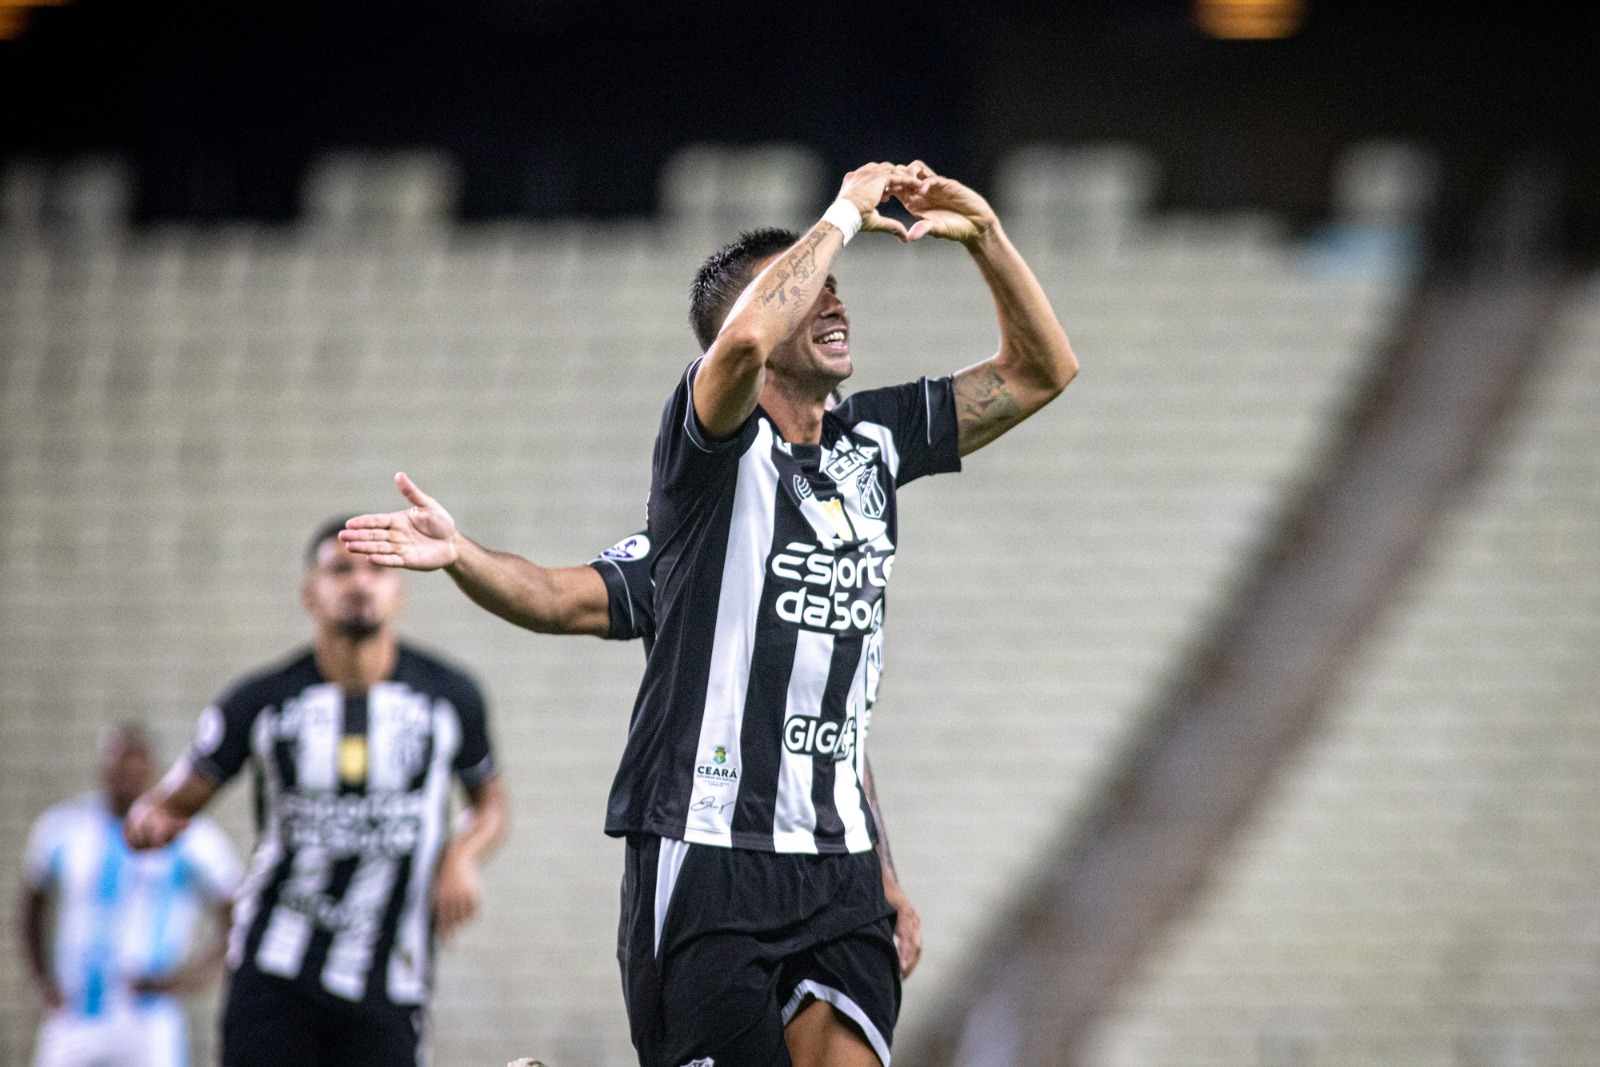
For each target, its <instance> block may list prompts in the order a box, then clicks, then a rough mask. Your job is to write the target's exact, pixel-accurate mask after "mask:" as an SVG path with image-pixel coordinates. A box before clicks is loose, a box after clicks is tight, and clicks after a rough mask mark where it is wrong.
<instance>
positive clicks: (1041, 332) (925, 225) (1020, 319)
mask: <svg viewBox="0 0 1600 1067" xmlns="http://www.w3.org/2000/svg"><path fill="white" fill-rule="evenodd" d="M907 169H908V170H910V171H911V173H912V174H914V175H915V176H916V178H917V179H918V182H917V185H916V186H915V187H914V188H911V189H907V190H905V191H903V192H899V193H897V194H896V195H898V196H899V198H900V200H901V202H902V203H904V204H905V206H906V209H907V210H908V211H910V212H911V213H912V214H913V215H915V216H917V219H918V221H917V222H916V223H915V224H914V225H913V226H912V227H911V230H910V234H909V236H910V238H911V240H917V239H919V238H921V237H923V236H932V237H941V238H944V239H945V240H950V241H959V242H961V244H963V245H964V246H966V249H967V251H968V252H969V253H971V255H972V258H973V260H974V261H975V262H976V263H977V265H978V271H979V273H980V274H982V275H983V280H984V282H985V283H986V284H987V285H988V286H989V292H990V294H991V295H992V296H993V297H994V307H995V316H996V318H997V319H998V320H999V324H1000V349H999V351H997V352H996V353H995V354H994V355H993V356H992V357H990V358H989V359H986V360H984V361H983V362H982V363H978V364H976V365H974V366H971V367H968V368H967V369H966V370H963V371H960V372H959V373H957V374H956V376H955V394H956V420H957V424H958V426H959V428H960V434H961V438H960V447H961V454H962V455H967V454H968V453H971V452H974V451H976V450H978V449H980V448H982V447H983V446H984V445H986V444H988V443H989V442H991V441H993V440H994V439H995V438H997V437H999V436H1000V435H1001V434H1003V433H1005V432H1006V431H1007V430H1009V429H1011V428H1012V427H1013V426H1015V425H1017V423H1019V422H1021V421H1022V420H1023V419H1025V418H1027V417H1028V416H1029V415H1032V414H1033V413H1034V412H1035V411H1038V410H1039V409H1040V408H1042V407H1044V406H1045V405H1046V404H1048V403H1049V402H1050V401H1051V400H1054V399H1055V398H1056V397H1057V396H1059V395H1060V393H1061V390H1063V389H1065V388H1066V387H1067V383H1068V382H1070V381H1072V379H1073V377H1074V376H1075V375H1077V373H1078V360H1077V357H1076V356H1074V355H1073V354H1072V345H1071V344H1069V343H1068V341H1067V333H1066V331H1065V330H1064V329H1062V327H1061V322H1060V320H1059V319H1057V318H1056V313H1055V311H1054V309H1052V308H1051V307H1050V299H1049V298H1048V297H1047V296H1045V293H1044V289H1043V288H1042V287H1041V286H1040V285H1039V280H1038V279H1037V278H1035V277H1034V276H1033V271H1032V270H1031V269H1029V267H1028V264H1027V263H1026V262H1025V261H1024V260H1023V258H1022V255H1021V254H1020V253H1019V252H1018V251H1017V249H1016V246H1015V245H1013V244H1012V243H1011V239H1010V238H1009V237H1007V236H1006V233H1005V230H1004V229H1002V228H1001V226H1000V220H999V219H998V218H997V217H996V216H995V213H994V209H993V208H991V207H990V206H989V204H988V202H987V201H986V200H984V198H983V197H981V196H979V195H978V194H977V193H975V192H973V191H972V190H971V189H968V188H967V187H966V186H964V185H962V184H961V183H960V182H958V181H955V180H954V179H951V178H945V177H941V176H940V175H938V174H935V173H934V172H933V171H932V169H930V168H929V167H928V165H927V164H925V163H922V162H920V161H918V162H916V163H912V164H911V165H910V167H909V168H907Z"/></svg>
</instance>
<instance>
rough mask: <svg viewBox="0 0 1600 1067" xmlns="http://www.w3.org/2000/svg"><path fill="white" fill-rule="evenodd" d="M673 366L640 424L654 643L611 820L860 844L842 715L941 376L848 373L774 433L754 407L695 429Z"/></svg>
mask: <svg viewBox="0 0 1600 1067" xmlns="http://www.w3.org/2000/svg"><path fill="white" fill-rule="evenodd" d="M699 366H700V364H699V363H698V362H697V363H695V364H694V365H692V366H691V367H690V368H689V370H688V371H687V372H686V373H685V374H684V376H683V379H682V381H680V382H679V384H678V388H677V389H676V390H675V391H674V393H673V395H672V398H671V399H670V400H669V401H668V403H667V406H666V410H665V412H664V413H663V415H662V422H661V428H660V431H659V433H658V434H657V437H656V446H655V457H654V466H653V470H652V478H651V486H650V509H649V537H650V541H651V546H652V549H653V551H654V552H655V553H656V560H655V565H654V571H653V576H654V605H655V621H656V635H655V647H654V649H653V650H652V652H651V654H650V658H649V660H648V663H647V665H646V667H645V675H644V680H643V682H642V683H641V686H640V690H639V697H638V700H637V701H636V703H635V705H634V712H633V721H632V725H631V727H630V729H629V733H628V740H627V745H626V747H625V749H624V752H623V757H622V763H621V766H620V767H619V768H618V771H617V776H616V780H615V782H614V783H613V785H612V790H611V799H610V804H609V808H608V811H607V818H606V831H607V832H608V833H611V834H617V835H620V834H627V833H634V832H645V833H652V834H659V835H661V836H663V837H669V838H675V839H679V840H684V841H689V842H693V843H696V844H707V845H722V846H731V847H735V848H748V849H759V850H764V851H775V852H864V851H866V850H867V849H869V848H871V847H872V845H873V839H872V830H871V819H870V818H869V816H868V812H867V806H866V801H865V798H864V797H863V795H862V790H861V780H860V779H861V767H862V762H863V760H864V758H865V753H864V751H863V750H862V747H861V745H860V744H859V732H860V728H861V724H862V722H863V720H864V718H865V714H866V710H867V704H868V696H869V693H871V692H873V691H874V690H875V689H876V678H877V673H878V671H879V670H880V669H881V665H882V626H883V611H884V601H883V595H884V589H885V587H886V586H887V585H888V581H889V575H890V572H891V570H892V569H893V566H894V555H895V545H896V542H897V539H898V529H897V524H896V511H895V493H896V490H897V489H898V488H899V487H900V486H902V485H905V484H906V483H907V482H910V481H912V480H914V479H916V478H919V477H922V476H923V475H925V474H936V473H940V472H944V471H955V470H959V469H960V466H961V461H960V455H959V451H958V448H957V444H958V434H957V429H956V417H955V399H954V392H953V387H952V383H951V381H950V379H948V378H944V379H938V380H931V381H930V380H927V379H924V380H921V381H917V382H911V383H908V384H906V385H900V386H895V387H892V388H887V389H872V390H866V391H864V392H860V393H857V394H855V395H854V396H852V397H850V398H849V399H847V400H845V401H844V402H843V403H842V404H840V405H839V406H838V407H836V408H834V409H833V410H832V411H829V412H827V413H825V414H824V415H823V418H822V441H821V443H820V444H817V445H807V444H793V443H791V442H788V441H785V440H783V439H782V437H781V436H780V435H779V433H778V431H777V428H776V427H775V426H774V425H773V423H772V420H771V419H770V418H768V417H767V415H766V413H765V412H763V411H762V410H761V409H760V408H757V409H756V411H755V413H754V414H752V415H751V417H750V418H749V419H748V420H747V421H746V422H745V424H744V425H743V426H742V427H741V428H740V429H739V430H738V431H737V432H736V433H734V434H733V435H731V436H729V437H727V438H722V439H713V438H710V437H708V436H707V435H706V434H705V433H704V431H703V430H702V429H701V427H700V425H699V423H698V420H697V419H696V417H695V414H694V408H693V402H692V390H693V383H694V375H695V373H696V371H697V370H698V368H699Z"/></svg>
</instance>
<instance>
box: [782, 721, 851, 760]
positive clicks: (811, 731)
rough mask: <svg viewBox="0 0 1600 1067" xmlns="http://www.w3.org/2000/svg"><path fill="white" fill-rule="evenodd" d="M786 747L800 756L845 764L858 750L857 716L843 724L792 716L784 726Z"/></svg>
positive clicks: (784, 744)
mask: <svg viewBox="0 0 1600 1067" xmlns="http://www.w3.org/2000/svg"><path fill="white" fill-rule="evenodd" d="M783 747H784V748H786V749H788V750H789V751H790V752H793V753H794V754H795V755H797V756H828V757H832V759H833V761H834V762H835V763H843V762H844V761H845V760H848V759H849V758H850V757H852V756H854V755H855V751H856V717H855V714H854V713H851V714H849V715H847V716H845V720H844V722H835V721H834V720H832V719H817V718H813V717H812V716H810V715H791V716H789V718H788V719H787V720H786V721H785V722H784V724H783Z"/></svg>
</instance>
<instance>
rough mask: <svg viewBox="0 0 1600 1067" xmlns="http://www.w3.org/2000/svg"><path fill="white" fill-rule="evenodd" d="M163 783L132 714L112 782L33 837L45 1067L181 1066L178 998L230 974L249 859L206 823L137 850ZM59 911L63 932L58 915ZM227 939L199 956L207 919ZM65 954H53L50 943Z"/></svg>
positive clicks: (27, 891) (117, 734)
mask: <svg viewBox="0 0 1600 1067" xmlns="http://www.w3.org/2000/svg"><path fill="white" fill-rule="evenodd" d="M154 778H155V760H154V754H153V753H152V751H151V747H150V739H149V736H148V735H147V734H146V732H145V730H144V728H143V727H142V726H139V725H137V724H134V723H122V724H120V725H117V726H115V727H112V728H111V729H110V730H109V731H107V733H106V735H105V737H104V739H103V741H102V742H101V748H100V788H99V790H98V791H96V792H93V793H88V794H85V795H84V796H81V797H78V798H77V799H75V800H69V801H67V802H65V803H63V804H58V805H56V806H55V807H53V808H51V809H50V810H49V811H47V812H45V813H44V815H42V816H40V818H39V821H38V822H36V823H34V826H33V832H32V834H31V835H30V836H29V838H28V853H27V860H26V869H25V872H24V878H23V889H22V907H21V909H20V913H21V916H22V943H23V949H24V952H25V955H26V958H27V963H28V968H29V971H30V974H31V975H32V978H33V981H34V984H35V985H36V986H37V988H38V990H39V996H40V999H41V1000H42V1001H43V1003H44V1007H45V1011H46V1013H47V1014H46V1017H45V1020H44V1024H43V1026H42V1027H41V1028H40V1031H39V1043H38V1049H37V1052H36V1053H35V1057H34V1064H35V1065H36V1067H181V1065H182V1064H185V1063H187V1062H188V1057H189V1036H188V1031H187V1027H186V1025H185V1022H184V1014H183V1007H182V1005H181V1004H180V1003H179V1002H178V995H180V994H184V993H190V992H194V991H195V990H197V989H199V988H200V987H201V986H202V985H203V984H204V983H206V982H207V981H209V980H211V979H213V978H215V977H217V976H218V975H219V974H220V973H221V970H222V955H223V949H224V946H225V941H224V938H223V936H222V934H221V932H220V931H225V930H226V929H227V925H228V914H229V901H230V898H231V896H232V893H233V890H234V887H235V886H236V885H237V883H238V880H239V859H238V857H237V856H236V855H235V854H234V851H233V847H232V846H231V845H230V844H229V843H228V839H227V838H226V837H225V836H224V835H223V833H222V831H221V830H220V829H218V828H217V826H216V825H215V824H213V823H212V822H211V821H210V820H207V819H196V820H195V821H194V822H193V823H191V824H190V825H189V828H188V829H186V830H184V831H183V832H182V833H181V834H179V835H177V837H176V838H175V839H174V840H173V841H171V842H170V843H169V844H167V845H166V847H164V848H162V849H159V850H157V851H154V852H144V853H136V852H131V851H129V849H128V847H127V845H126V844H124V842H123V839H122V820H123V819H124V818H125V817H126V816H127V814H128V809H129V807H130V806H131V805H132V804H133V802H134V799H135V798H136V797H138V795H139V794H140V793H142V792H143V791H144V790H145V789H147V788H149V786H150V783H151V782H152V781H153V780H154ZM52 905H53V906H54V911H55V922H54V926H53V930H47V929H46V927H47V925H48V924H47V921H46V912H47V910H48V909H49V908H50V907H51V906H52ZM208 909H210V910H213V911H215V912H216V918H217V925H218V929H219V933H218V935H217V936H216V937H215V938H214V939H213V941H212V943H211V944H210V945H209V946H208V947H206V948H204V949H202V950H200V951H198V952H194V951H191V941H192V940H193V937H194V932H195V926H196V922H197V920H198V919H199V918H200V917H201V916H202V914H203V913H204V912H205V911H206V910H208ZM47 942H50V943H51V945H52V950H51V951H50V952H49V953H48V957H47V952H46V943H47Z"/></svg>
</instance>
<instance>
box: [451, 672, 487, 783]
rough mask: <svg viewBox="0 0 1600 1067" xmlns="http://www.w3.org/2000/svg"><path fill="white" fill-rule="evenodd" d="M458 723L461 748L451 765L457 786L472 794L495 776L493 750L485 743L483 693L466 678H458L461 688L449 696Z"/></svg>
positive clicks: (485, 718)
mask: <svg viewBox="0 0 1600 1067" xmlns="http://www.w3.org/2000/svg"><path fill="white" fill-rule="evenodd" d="M449 700H450V703H451V704H452V705H454V707H455V709H456V717H457V719H458V720H459V721H460V723H461V747H460V748H459V749H457V750H456V758H455V762H454V763H453V764H452V765H451V766H452V767H453V768H454V770H455V772H456V777H457V778H459V779H461V785H462V786H463V787H464V788H465V789H466V790H467V791H468V792H474V791H476V790H477V789H478V787H479V786H481V785H483V783H485V782H487V781H488V780H489V779H491V778H493V777H494V776H495V771H496V768H495V762H494V749H493V747H492V746H491V745H490V743H489V713H488V709H487V707H485V705H484V700H483V692H482V690H480V689H479V688H478V686H477V683H475V682H473V681H472V680H471V679H470V678H466V677H462V679H461V684H460V685H458V686H456V687H455V688H454V690H453V691H452V692H451V693H450V695H449Z"/></svg>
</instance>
